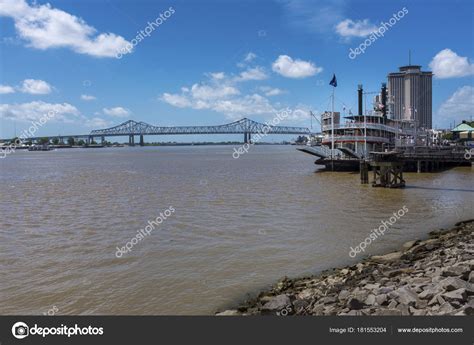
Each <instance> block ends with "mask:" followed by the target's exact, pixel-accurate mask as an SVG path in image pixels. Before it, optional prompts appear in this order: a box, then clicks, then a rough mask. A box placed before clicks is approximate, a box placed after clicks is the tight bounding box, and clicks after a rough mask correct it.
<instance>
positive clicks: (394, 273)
mask: <svg viewBox="0 0 474 345" xmlns="http://www.w3.org/2000/svg"><path fill="white" fill-rule="evenodd" d="M412 272H413V268H409V267H404V268H397V269H395V270H390V271H385V272H384V273H383V274H384V275H385V276H386V277H395V276H398V275H401V274H408V273H412Z"/></svg>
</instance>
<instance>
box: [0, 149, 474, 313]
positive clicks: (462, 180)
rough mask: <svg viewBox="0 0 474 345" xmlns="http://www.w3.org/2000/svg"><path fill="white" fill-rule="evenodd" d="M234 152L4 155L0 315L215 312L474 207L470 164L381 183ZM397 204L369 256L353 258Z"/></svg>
mask: <svg viewBox="0 0 474 345" xmlns="http://www.w3.org/2000/svg"><path fill="white" fill-rule="evenodd" d="M232 149H233V147H232V146H180V147H131V148H128V147H124V148H102V149H62V150H56V151H50V152H16V153H14V154H12V155H9V156H7V157H6V158H5V159H0V172H1V174H0V182H1V183H0V195H1V198H0V205H1V209H2V216H1V218H0V272H1V281H0V313H1V314H44V313H48V312H49V313H50V314H84V315H89V314H127V315H162V314H166V315H170V314H174V315H194V314H212V313H214V312H215V311H216V310H218V309H224V308H228V307H231V306H233V305H235V304H236V303H238V302H239V301H241V300H242V299H243V298H245V296H246V294H247V293H251V294H252V293H255V292H257V291H258V290H261V289H263V288H266V287H269V286H270V285H271V284H273V283H275V281H276V280H278V279H279V278H281V277H282V276H284V275H288V276H290V277H296V276H301V275H305V274H312V273H317V272H319V271H321V270H323V269H327V268H332V267H336V266H341V265H345V264H349V263H352V262H355V261H358V260H359V259H360V258H361V257H362V256H363V254H364V255H368V254H375V253H384V252H387V251H389V250H391V249H394V248H397V247H398V246H400V245H401V244H402V243H403V242H405V241H407V240H411V239H414V238H421V237H423V236H425V235H426V234H427V232H429V231H431V230H433V229H438V228H447V227H449V226H452V225H453V224H454V223H455V222H456V221H458V220H461V219H467V218H472V217H473V201H474V179H473V176H474V175H473V170H472V168H470V167H458V168H454V169H451V170H447V171H444V172H441V173H429V174H428V173H426V174H415V173H413V174H405V179H406V180H407V187H406V188H404V189H383V188H373V187H371V186H370V185H361V184H360V180H359V175H358V174H357V173H341V172H335V173H331V172H319V171H317V169H318V166H315V165H314V164H313V161H314V159H313V158H312V157H311V156H309V155H306V154H303V153H301V152H298V151H296V150H295V147H294V146H276V145H275V146H255V147H251V148H250V151H249V152H248V153H246V154H244V155H242V156H241V157H240V158H239V159H234V158H233V157H232V152H233V150H232ZM170 206H171V207H173V208H174V210H175V211H174V212H172V213H171V214H169V212H168V214H169V216H167V217H162V219H163V218H166V219H163V222H162V223H161V224H159V225H158V226H156V227H155V229H154V230H153V231H152V232H150V233H149V235H148V234H147V235H146V236H143V235H142V239H140V240H139V241H138V242H137V241H135V242H136V243H135V244H134V246H133V248H132V249H131V250H130V252H124V253H123V255H121V257H117V255H116V253H117V247H119V248H121V247H122V246H125V245H126V243H127V242H129V241H131V239H132V238H133V237H134V236H136V235H137V233H139V232H137V231H139V230H141V229H144V228H145V227H146V226H147V225H148V224H149V223H148V221H153V220H155V219H156V217H158V216H159V215H160V212H161V213H162V214H163V212H164V211H165V210H167V209H168V208H169V207H170ZM403 206H406V208H407V209H408V212H406V213H405V214H404V215H403V216H402V217H400V219H398V220H397V221H396V222H395V223H394V224H393V225H392V226H390V227H389V230H388V231H386V232H385V234H384V235H383V236H380V237H378V238H377V239H376V240H374V241H373V242H372V243H371V244H370V245H369V246H368V247H367V250H366V251H365V253H361V254H359V256H358V257H356V258H351V257H350V256H349V248H350V247H351V246H353V247H354V246H356V245H358V244H359V243H360V242H361V241H363V240H364V239H365V238H366V237H367V236H368V235H369V233H370V232H371V231H372V230H373V229H375V228H377V227H378V226H379V225H380V222H381V221H383V220H387V219H389V218H390V217H391V216H392V215H393V212H397V211H398V210H400V209H401V208H402V207H403ZM142 234H143V232H142Z"/></svg>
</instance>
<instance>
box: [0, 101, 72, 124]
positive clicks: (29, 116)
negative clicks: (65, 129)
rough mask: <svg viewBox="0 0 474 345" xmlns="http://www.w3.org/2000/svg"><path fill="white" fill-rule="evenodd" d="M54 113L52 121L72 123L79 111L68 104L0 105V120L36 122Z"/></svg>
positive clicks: (32, 103)
mask: <svg viewBox="0 0 474 345" xmlns="http://www.w3.org/2000/svg"><path fill="white" fill-rule="evenodd" d="M50 112H53V113H54V117H53V120H56V121H63V122H73V121H74V120H75V117H77V116H79V115H80V112H79V110H78V109H77V108H76V107H75V106H73V105H71V104H69V103H55V104H52V103H46V102H43V101H35V102H29V103H20V104H16V103H15V104H0V118H3V119H10V120H18V121H24V122H31V121H38V120H39V119H41V118H42V117H43V116H44V115H48V114H51V113H50Z"/></svg>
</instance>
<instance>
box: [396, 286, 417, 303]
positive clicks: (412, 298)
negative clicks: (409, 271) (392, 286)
mask: <svg viewBox="0 0 474 345" xmlns="http://www.w3.org/2000/svg"><path fill="white" fill-rule="evenodd" d="M394 293H395V294H396V295H397V297H398V302H400V303H401V304H404V305H407V306H408V305H414V304H415V303H416V302H418V295H417V294H416V293H415V292H414V291H412V290H411V289H410V288H408V287H406V286H403V287H401V288H399V289H397V290H395V291H394Z"/></svg>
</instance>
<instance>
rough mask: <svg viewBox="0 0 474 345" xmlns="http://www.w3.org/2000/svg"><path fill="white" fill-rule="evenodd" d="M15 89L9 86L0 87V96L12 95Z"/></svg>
mask: <svg viewBox="0 0 474 345" xmlns="http://www.w3.org/2000/svg"><path fill="white" fill-rule="evenodd" d="M14 92H15V89H14V88H13V87H12V86H9V85H0V94H2V95H5V94H7V93H14Z"/></svg>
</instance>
